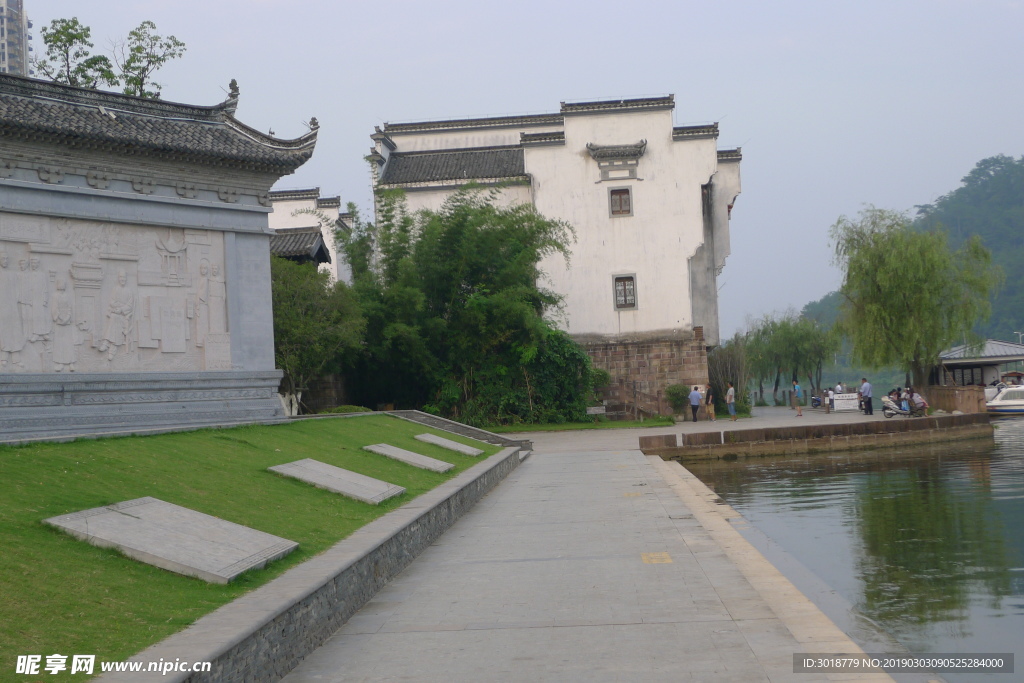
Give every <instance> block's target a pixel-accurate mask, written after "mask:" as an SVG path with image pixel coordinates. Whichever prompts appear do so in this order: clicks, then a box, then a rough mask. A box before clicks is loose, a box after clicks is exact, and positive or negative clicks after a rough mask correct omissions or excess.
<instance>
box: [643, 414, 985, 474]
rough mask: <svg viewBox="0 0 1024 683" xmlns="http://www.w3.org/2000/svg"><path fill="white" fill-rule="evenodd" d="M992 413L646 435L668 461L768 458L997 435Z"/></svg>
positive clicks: (647, 450)
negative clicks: (993, 426) (678, 440)
mask: <svg viewBox="0 0 1024 683" xmlns="http://www.w3.org/2000/svg"><path fill="white" fill-rule="evenodd" d="M993 432H994V430H993V428H992V425H991V424H990V423H989V416H988V415H987V414H985V413H975V414H973V415H946V416H942V417H927V418H917V419H908V420H899V421H892V422H890V421H888V420H886V421H885V422H881V421H878V422H858V423H852V424H839V425H812V426H808V427H777V428H764V429H744V430H735V431H727V432H701V433H698V434H683V435H682V438H681V441H682V443H681V445H676V443H678V442H677V440H676V435H675V434H665V435H659V436H655V437H641V438H640V450H641V451H642V452H643V453H644V455H659V456H661V457H662V458H663V459H665V460H677V461H679V462H681V463H686V462H690V461H694V460H714V459H726V460H734V459H737V458H748V457H762V456H768V455H803V454H806V453H830V452H832V451H855V450H870V449H876V448H896V449H899V448H900V447H902V446H905V445H912V444H927V443H946V442H949V441H962V440H966V439H985V438H987V439H991V438H992V435H993Z"/></svg>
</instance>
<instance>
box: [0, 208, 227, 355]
mask: <svg viewBox="0 0 1024 683" xmlns="http://www.w3.org/2000/svg"><path fill="white" fill-rule="evenodd" d="M30 218H32V221H33V222H32V225H31V226H29V227H32V229H31V230H29V229H28V228H27V227H25V226H26V225H28V224H27V223H25V219H24V218H22V217H19V216H18V215H16V214H8V213H4V212H2V211H0V373H5V372H6V373H10V372H137V371H150V372H175V371H181V372H187V371H196V370H213V369H217V370H223V369H230V368H231V352H230V336H229V335H228V334H227V327H228V325H227V289H228V287H227V284H226V283H225V282H224V280H223V279H222V277H221V273H223V264H224V237H223V234H222V233H220V232H217V231H208V230H202V229H191V228H190V229H181V228H178V229H175V228H171V229H168V228H161V229H158V228H151V227H141V226H127V225H121V224H108V223H101V222H98V221H84V220H72V219H58V218H45V217H30ZM23 223H24V225H23Z"/></svg>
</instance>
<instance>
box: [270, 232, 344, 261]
mask: <svg viewBox="0 0 1024 683" xmlns="http://www.w3.org/2000/svg"><path fill="white" fill-rule="evenodd" d="M270 253H271V254H274V255H275V256H281V257H283V258H290V259H294V260H298V261H305V260H310V261H316V262H317V263H330V262H331V253H330V252H329V251H328V250H327V245H326V244H325V243H324V235H323V232H321V230H320V226H319V225H318V226H315V227H311V228H281V229H280V230H277V231H276V232H275V233H274V234H272V235H271V236H270Z"/></svg>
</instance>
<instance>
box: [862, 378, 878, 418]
mask: <svg viewBox="0 0 1024 683" xmlns="http://www.w3.org/2000/svg"><path fill="white" fill-rule="evenodd" d="M860 381H861V385H860V398H861V402H862V403H863V404H864V414H865V415H874V414H875V411H874V409H873V408H872V406H871V384H870V383H869V382H868V379H867V377H861V378H860Z"/></svg>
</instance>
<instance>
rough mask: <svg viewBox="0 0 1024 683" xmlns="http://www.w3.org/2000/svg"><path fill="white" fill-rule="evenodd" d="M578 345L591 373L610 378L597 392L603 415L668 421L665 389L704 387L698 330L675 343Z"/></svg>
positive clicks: (705, 356) (704, 361) (705, 379)
mask: <svg viewBox="0 0 1024 683" xmlns="http://www.w3.org/2000/svg"><path fill="white" fill-rule="evenodd" d="M581 343H582V345H583V347H584V348H585V349H586V351H587V354H588V355H589V356H590V359H591V362H592V363H593V365H594V367H595V368H601V369H602V370H607V371H608V373H609V374H611V376H612V381H611V384H610V385H609V386H608V387H606V388H604V389H602V390H601V398H602V400H603V401H604V403H605V406H607V408H608V413H609V414H614V413H619V416H620V417H625V418H629V417H631V416H632V414H633V413H637V414H642V415H671V414H672V407H671V406H670V405H669V403H668V401H667V400H666V398H665V389H666V388H667V387H669V386H671V385H673V384H683V385H686V386H690V387H692V386H694V385H697V386H700V387H701V389H702V390H703V388H704V385H706V384H707V382H708V354H707V348H706V347H705V346H704V331H703V329H702V328H700V327H697V328H694V331H693V333H692V334H690V335H688V336H681V337H678V338H665V339H644V340H620V341H582V342H581Z"/></svg>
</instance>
